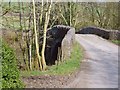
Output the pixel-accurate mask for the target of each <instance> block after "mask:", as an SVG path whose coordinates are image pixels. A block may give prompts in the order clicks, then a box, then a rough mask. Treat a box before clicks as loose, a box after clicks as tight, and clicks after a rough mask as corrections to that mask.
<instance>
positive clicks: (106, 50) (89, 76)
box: [65, 34, 118, 88]
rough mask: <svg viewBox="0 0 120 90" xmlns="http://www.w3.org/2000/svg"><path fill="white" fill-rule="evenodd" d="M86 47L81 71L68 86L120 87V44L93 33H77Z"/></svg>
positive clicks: (77, 36)
mask: <svg viewBox="0 0 120 90" xmlns="http://www.w3.org/2000/svg"><path fill="white" fill-rule="evenodd" d="M76 40H77V42H79V43H80V44H81V45H82V46H83V48H84V49H85V54H86V56H85V59H84V60H83V61H82V63H81V66H80V72H79V74H78V75H77V77H76V78H75V79H74V81H72V82H70V83H69V84H68V85H67V86H65V87H66V88H118V46H117V45H115V44H113V43H111V42H109V41H107V40H105V39H103V38H101V37H99V36H96V35H92V34H76Z"/></svg>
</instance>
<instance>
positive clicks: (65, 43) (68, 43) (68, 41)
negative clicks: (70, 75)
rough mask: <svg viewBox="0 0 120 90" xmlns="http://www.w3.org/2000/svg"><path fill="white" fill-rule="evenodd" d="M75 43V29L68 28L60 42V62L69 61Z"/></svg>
mask: <svg viewBox="0 0 120 90" xmlns="http://www.w3.org/2000/svg"><path fill="white" fill-rule="evenodd" d="M74 43H75V28H70V29H69V31H68V32H67V34H66V35H65V37H64V39H63V40H62V46H61V48H62V60H66V59H69V57H70V55H71V52H72V48H73V45H74Z"/></svg>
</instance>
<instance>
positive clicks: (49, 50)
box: [45, 25, 75, 65]
mask: <svg viewBox="0 0 120 90" xmlns="http://www.w3.org/2000/svg"><path fill="white" fill-rule="evenodd" d="M74 41H75V29H74V28H72V27H70V26H64V25H56V26H54V27H52V28H50V29H49V30H48V31H47V41H46V49H45V58H46V63H47V65H52V64H55V61H56V60H65V59H68V58H69V57H70V54H71V51H72V46H73V44H74Z"/></svg>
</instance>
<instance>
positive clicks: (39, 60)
mask: <svg viewBox="0 0 120 90" xmlns="http://www.w3.org/2000/svg"><path fill="white" fill-rule="evenodd" d="M33 13H34V32H35V45H36V54H37V58H38V62H39V68H40V70H42V65H41V57H40V55H39V44H38V37H37V30H36V15H35V1H34V0H33Z"/></svg>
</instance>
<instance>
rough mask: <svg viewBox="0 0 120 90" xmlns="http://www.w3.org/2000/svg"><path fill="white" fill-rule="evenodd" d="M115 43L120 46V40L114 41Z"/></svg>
mask: <svg viewBox="0 0 120 90" xmlns="http://www.w3.org/2000/svg"><path fill="white" fill-rule="evenodd" d="M112 42H113V43H115V44H117V45H120V40H112Z"/></svg>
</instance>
